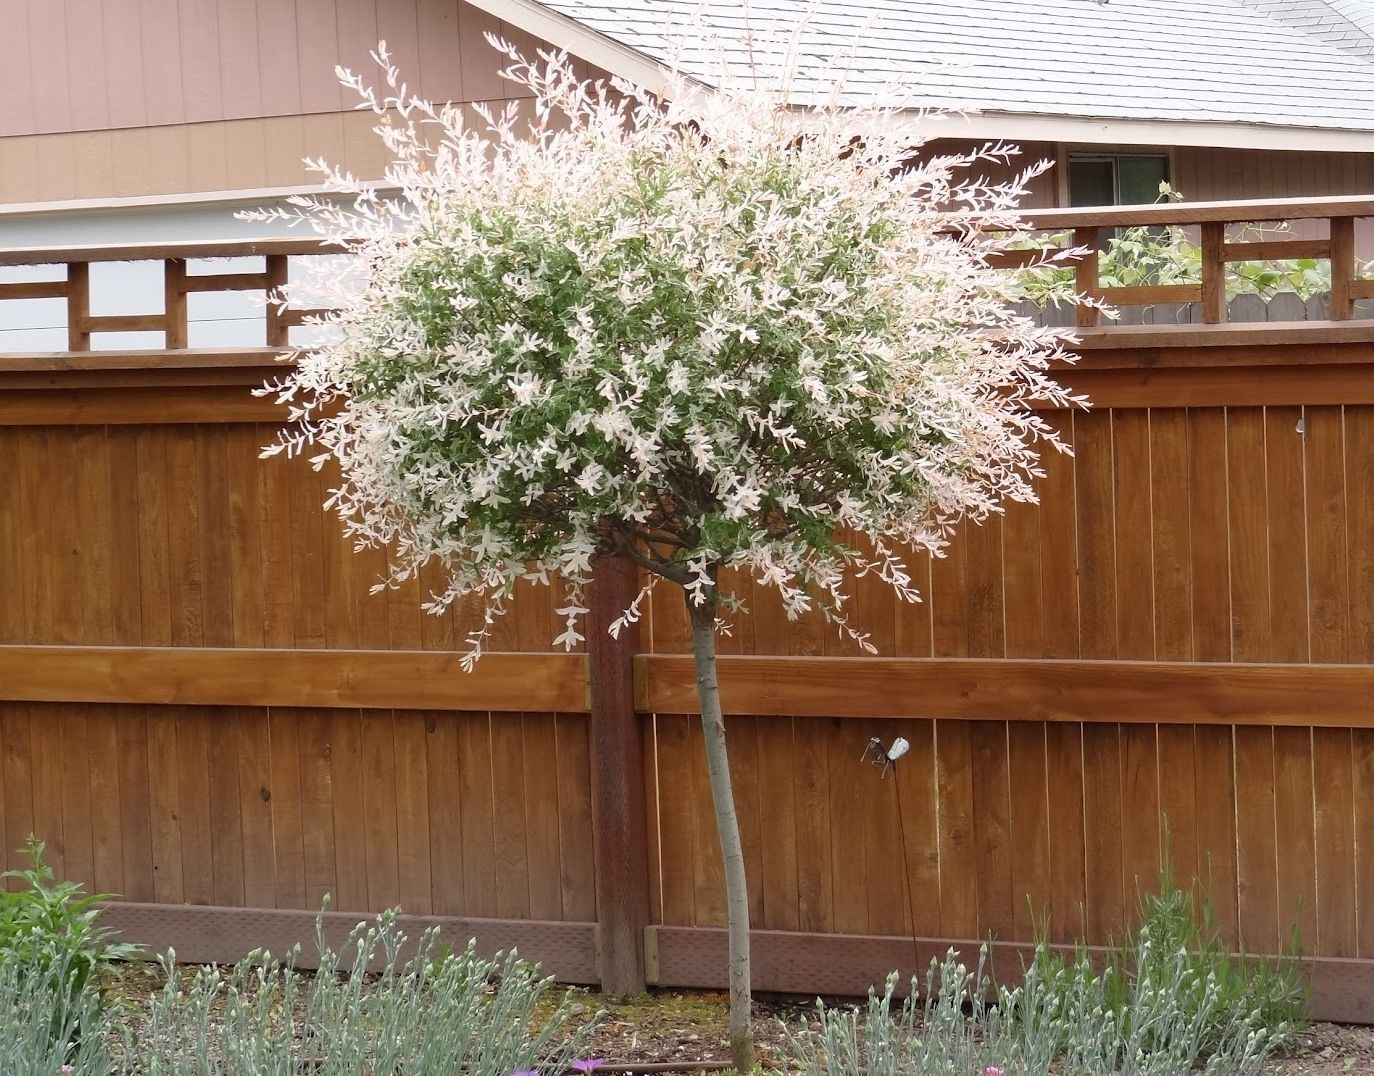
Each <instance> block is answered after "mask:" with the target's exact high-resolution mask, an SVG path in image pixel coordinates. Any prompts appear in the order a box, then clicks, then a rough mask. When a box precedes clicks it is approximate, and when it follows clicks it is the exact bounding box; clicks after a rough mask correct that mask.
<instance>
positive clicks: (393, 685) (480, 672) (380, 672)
mask: <svg viewBox="0 0 1374 1076" xmlns="http://www.w3.org/2000/svg"><path fill="white" fill-rule="evenodd" d="M188 623H189V622H188ZM196 623H198V621H196ZM184 630H187V631H189V630H191V628H190V627H188V628H186V629H184ZM585 664H586V659H585V658H583V657H582V656H580V655H576V654H543V655H535V654H528V655H527V654H489V655H487V656H486V657H484V658H483V659H482V660H481V661H480V662H479V663H478V665H477V667H476V669H475V670H474V672H472V673H464V672H462V670H461V669H459V668H458V662H457V658H455V657H454V656H452V655H445V654H441V653H435V652H430V651H348V650H332V651H331V650H282V649H275V650H253V649H247V648H239V649H233V648H222V649H213V650H212V649H206V648H202V647H196V646H193V645H182V646H176V647H170V648H165V649H164V648H156V647H94V646H92V647H58V646H38V647H0V699H16V700H17V699H28V700H32V701H43V702H142V703H175V704H180V705H201V706H308V707H317V706H331V707H345V708H347V707H354V708H356V707H359V706H372V707H377V706H387V707H390V706H400V707H403V708H406V709H427V710H433V709H449V710H472V709H484V710H513V711H517V712H518V711H520V710H524V709H534V708H539V709H544V710H563V711H568V712H578V711H582V712H585V711H586V708H587V704H586V687H585V675H586V674H585V671H584V669H585Z"/></svg>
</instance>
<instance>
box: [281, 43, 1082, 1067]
mask: <svg viewBox="0 0 1374 1076" xmlns="http://www.w3.org/2000/svg"><path fill="white" fill-rule="evenodd" d="M492 43H493V45H495V46H496V47H498V48H500V49H501V50H502V51H504V52H505V53H506V55H507V56H508V57H509V59H510V68H509V70H508V71H507V72H506V75H507V77H508V78H510V79H511V80H513V81H514V82H515V83H517V84H518V85H519V86H520V87H521V88H522V90H523V91H525V92H526V93H528V95H529V96H530V97H531V98H532V101H530V102H529V107H525V108H522V107H520V106H519V105H516V104H514V103H513V104H512V105H511V106H509V107H508V108H507V109H506V110H505V111H503V112H500V113H499V114H498V113H492V112H487V111H481V110H480V109H479V115H480V117H481V121H480V122H479V123H477V125H476V126H473V125H470V124H469V122H468V120H467V119H466V117H465V114H464V111H463V109H461V108H458V107H451V108H436V107H434V106H432V105H430V104H428V103H426V102H423V101H420V100H417V99H416V98H414V97H413V96H411V95H409V94H408V93H407V92H406V90H405V87H404V86H403V85H402V84H401V82H400V76H399V73H398V72H397V71H396V70H395V68H394V67H392V66H391V65H390V64H389V63H387V62H386V60H385V53H384V51H383V52H381V53H379V57H378V58H379V60H380V61H381V62H382V63H383V65H384V67H385V71H386V82H387V89H386V91H385V92H384V93H383V94H381V95H378V94H376V93H374V92H373V91H371V90H369V89H368V88H366V87H365V86H364V85H363V84H362V82H361V80H360V79H358V78H357V77H356V76H353V75H351V74H349V73H347V72H343V73H342V77H343V78H344V81H345V82H346V83H347V84H348V85H350V86H352V87H353V88H355V89H356V90H357V91H358V92H359V93H360V94H361V95H362V98H363V101H364V102H365V103H366V104H367V105H368V106H370V107H371V108H372V109H373V110H374V111H375V112H376V113H377V114H378V116H379V117H381V122H380V123H379V125H378V127H377V131H378V133H379V135H380V136H381V137H382V138H383V139H384V140H385V142H386V145H387V147H388V149H389V150H390V152H391V154H392V156H393V158H394V159H393V163H392V165H391V166H390V168H389V169H388V170H387V179H388V181H389V183H391V184H393V185H394V186H395V187H396V188H398V189H399V190H400V195H399V196H398V197H394V198H390V197H384V196H382V195H380V194H378V193H376V192H375V191H373V190H369V189H363V188H360V187H359V185H358V184H357V183H355V182H354V181H352V180H351V179H350V177H348V176H347V175H344V174H342V173H340V172H338V171H336V170H333V169H331V168H330V167H329V166H328V165H326V164H324V163H323V162H317V167H319V168H320V169H321V171H323V173H324V174H325V177H326V180H327V183H328V185H329V186H330V187H331V188H333V189H334V190H335V191H343V192H349V193H351V194H353V196H354V200H353V201H352V203H351V204H349V203H346V202H345V203H342V204H341V203H340V202H338V201H336V200H327V199H309V198H302V199H297V200H296V202H295V204H294V207H293V208H290V209H283V210H280V211H276V212H275V213H266V214H265V215H266V216H277V217H280V218H283V219H286V220H292V221H304V222H306V223H307V224H309V225H310V226H312V227H314V228H315V229H317V230H318V232H319V233H320V234H321V235H323V236H325V237H326V238H328V239H330V240H332V241H335V242H337V243H338V244H339V245H340V246H341V247H343V248H345V249H350V250H353V251H355V252H356V254H357V255H358V256H359V264H360V265H361V266H362V267H363V268H362V270H361V271H362V275H363V278H364V279H363V280H362V281H361V283H360V286H354V285H353V284H350V286H348V287H339V288H338V289H337V290H336V291H334V292H333V293H332V294H330V293H326V294H324V295H322V296H321V295H318V294H316V295H312V296H311V297H310V298H309V300H308V301H309V302H311V303H313V304H314V305H318V304H319V303H320V302H321V301H324V302H326V303H328V304H330V305H333V306H334V307H336V312H335V313H333V314H331V315H330V316H329V317H328V318H327V329H328V332H327V333H326V334H325V336H324V338H323V342H322V343H321V344H320V346H318V347H315V348H313V349H311V350H302V351H300V352H298V353H297V354H296V355H295V356H294V358H295V361H296V366H295V369H294V370H293V371H292V372H291V373H289V374H288V375H286V376H285V377H284V378H283V379H281V381H280V382H279V383H277V384H276V385H274V386H272V387H271V388H270V389H269V391H271V392H274V393H276V394H277V396H278V397H279V399H280V400H281V401H282V402H283V403H284V404H286V405H288V406H289V407H290V409H291V411H290V415H291V423H290V425H289V427H288V428H287V429H286V430H285V431H284V432H283V434H282V436H281V439H280V440H279V441H278V442H277V443H276V444H275V445H273V446H272V447H271V448H270V449H268V451H269V452H274V451H284V452H287V453H298V452H310V453H312V458H313V460H314V462H315V463H316V464H317V465H322V464H323V463H324V462H325V461H326V460H329V459H333V460H334V461H336V462H337V464H338V466H339V469H340V472H341V475H342V480H341V482H340V484H339V486H338V488H337V489H335V490H334V491H333V492H332V494H331V497H330V500H329V502H328V503H329V505H330V506H331V507H332V508H333V509H334V510H335V511H337V513H338V515H339V517H340V518H341V519H342V521H343V524H344V526H345V528H346V529H347V531H348V532H349V533H350V534H351V535H352V536H353V538H354V539H355V540H356V542H357V544H358V545H359V546H364V547H367V546H371V547H386V548H388V549H389V550H390V551H391V553H390V557H391V560H390V563H391V565H392V573H391V575H390V577H389V578H388V579H387V580H386V581H385V582H384V584H382V585H395V584H398V583H400V582H401V581H403V580H406V579H409V578H411V577H412V576H414V575H415V573H416V572H417V571H419V569H420V568H421V567H422V566H423V565H426V564H429V563H437V564H438V565H439V566H441V567H442V568H443V569H445V570H446V573H447V585H446V586H445V587H444V588H443V589H441V590H440V591H439V592H437V593H435V594H433V595H432V596H431V598H430V600H429V602H428V605H427V607H428V608H429V609H431V610H433V611H439V610H442V609H444V608H446V607H448V606H450V605H451V604H452V603H454V602H456V601H458V600H459V599H461V598H467V597H471V598H473V599H475V604H476V605H478V606H479V607H481V608H482V609H483V610H484V613H483V615H482V619H481V623H480V624H479V625H478V626H477V627H476V629H475V630H474V631H473V632H472V634H471V635H470V637H469V639H468V644H469V645H468V651H467V654H466V657H465V659H464V664H465V666H466V667H468V668H470V667H471V665H472V662H473V661H475V660H476V659H477V657H478V655H479V654H480V652H481V649H482V647H483V645H484V643H485V641H486V640H487V638H488V636H489V634H490V632H491V628H492V624H493V622H494V621H495V619H496V618H497V617H498V616H500V615H501V613H502V612H504V611H505V609H506V607H507V604H508V602H509V599H510V596H511V594H512V592H513V589H514V587H515V584H516V582H517V581H519V580H522V579H523V580H532V581H534V582H538V583H548V582H549V581H550V579H551V578H552V577H554V576H555V575H556V576H557V577H559V578H560V579H561V580H563V581H564V583H565V584H566V585H567V586H568V587H569V589H570V594H571V597H570V598H569V600H568V601H567V602H566V603H564V605H563V606H562V608H560V609H559V613H560V614H561V615H562V616H564V617H565V619H566V622H565V626H564V629H563V631H562V633H561V634H560V635H559V637H558V639H557V640H556V642H558V643H560V644H562V645H565V646H569V647H571V646H573V645H575V644H576V643H577V642H579V641H580V640H581V639H582V635H581V632H580V630H579V626H580V618H581V617H582V615H583V614H584V613H585V612H586V608H585V600H584V594H585V591H586V587H587V585H588V583H589V581H590V579H591V576H592V571H593V566H594V564H595V563H596V562H597V561H598V560H600V559H602V558H608V557H621V558H628V559H629V560H631V561H633V562H634V563H635V564H637V565H638V566H639V567H640V568H641V569H642V570H643V572H644V578H645V580H646V582H645V585H644V589H643V590H642V591H641V592H640V593H639V594H638V596H637V597H636V598H635V599H634V600H633V601H632V602H631V603H630V605H629V607H628V608H627V609H625V610H624V611H623V614H622V615H621V616H620V617H619V618H618V619H617V620H616V621H615V622H614V624H613V625H612V628H611V630H612V631H613V632H618V631H620V630H621V629H622V628H623V627H624V626H625V625H626V624H627V623H630V622H633V621H635V620H636V619H638V618H639V616H640V615H641V612H642V610H643V608H644V602H645V600H646V598H647V596H648V594H649V592H650V591H651V589H652V588H653V587H655V586H656V585H661V584H664V583H667V584H670V585H672V586H674V587H675V588H680V593H681V594H682V595H684V596H685V600H686V605H687V610H688V613H689V615H690V617H691V622H692V636H693V647H694V653H695V656H696V662H697V672H698V683H699V685H700V709H701V713H702V721H703V728H704V730H705V736H704V740H705V744H706V750H707V758H708V773H709V775H710V779H711V786H712V793H713V803H714V806H715V810H716V817H717V823H718V826H717V828H718V831H719V837H720V843H721V850H722V856H723V860H724V867H725V872H724V873H725V883H726V890H727V908H728V922H729V931H730V972H729V981H730V989H731V1027H730V1036H731V1042H732V1047H733V1058H734V1061H735V1064H736V1066H737V1067H738V1068H739V1069H740V1070H741V1071H748V1070H750V1069H751V1068H752V1067H753V1049H752V1040H751V1038H750V1033H749V1026H748V1017H749V962H748V897H747V887H746V884H745V877H744V860H743V853H742V850H741V846H740V840H739V828H738V822H737V820H736V817H735V808H734V800H733V795H732V792H731V789H730V779H729V768H728V763H727V759H726V746H725V729H724V722H723V720H722V716H721V708H720V698H719V690H718V686H717V681H716V673H715V633H716V630H717V627H718V624H719V623H720V622H721V619H722V617H724V616H725V615H727V614H728V613H729V612H730V611H731V610H733V609H735V608H737V607H738V602H737V600H736V598H735V596H734V595H733V594H732V593H731V590H730V584H729V579H730V570H731V569H733V570H735V572H737V573H738V574H739V575H740V576H752V577H753V578H754V579H755V580H757V581H758V582H759V583H760V584H762V585H764V586H768V587H772V588H774V589H775V590H776V591H777V592H778V593H779V594H780V595H781V599H782V603H783V606H784V608H785V610H786V614H787V616H788V617H790V618H796V617H800V616H802V615H804V614H807V613H809V612H812V611H817V612H819V613H820V615H822V616H824V617H825V618H826V619H827V620H829V621H830V622H831V623H832V624H833V625H835V626H836V628H837V629H838V630H839V631H840V632H841V633H842V634H843V635H845V636H847V637H848V638H850V639H852V640H853V641H854V642H855V643H857V644H858V645H859V646H862V647H865V648H867V649H872V647H871V646H870V644H869V642H868V639H867V636H866V635H865V634H864V633H863V632H862V630H861V629H860V627H859V626H856V625H851V623H850V622H849V619H848V615H847V610H846V608H845V604H846V593H847V586H848V583H849V581H851V580H852V579H853V578H854V577H855V576H858V575H871V576H874V577H876V578H879V579H881V580H882V581H883V582H885V583H887V584H888V585H889V586H891V587H892V588H893V590H894V591H895V592H896V594H897V595H898V597H900V598H901V599H902V600H905V601H912V602H914V601H917V600H918V598H919V595H918V594H917V591H916V587H915V584H914V582H913V580H912V576H911V573H910V571H909V570H908V568H907V563H906V562H907V558H908V557H909V556H910V555H911V551H913V550H930V551H935V552H938V551H939V550H940V549H941V548H942V547H943V546H944V545H945V543H946V542H947V540H948V538H949V536H950V533H951V531H952V529H953V528H954V527H955V525H956V524H957V523H958V522H959V521H961V520H966V519H967V520H972V521H974V522H977V521H980V520H982V519H984V518H986V517H987V516H988V515H989V514H991V513H993V512H996V511H997V510H998V509H999V506H1000V504H1001V502H1002V501H1003V500H1004V499H1006V498H1011V499H1013V500H1022V501H1027V500H1032V499H1033V497H1034V492H1033V487H1032V480H1033V478H1034V477H1035V475H1036V474H1037V473H1038V453H1039V452H1040V451H1041V450H1042V449H1044V448H1049V449H1051V450H1053V449H1056V448H1060V447H1061V446H1060V443H1059V441H1058V440H1057V439H1056V437H1055V435H1054V433H1053V431H1052V430H1051V429H1050V428H1049V427H1048V426H1047V425H1046V423H1045V422H1044V420H1043V419H1042V418H1040V417H1039V414H1038V413H1036V412H1034V411H1032V410H1030V408H1029V406H1028V405H1029V404H1030V402H1031V401H1032V400H1040V401H1046V402H1048V403H1050V404H1052V405H1059V406H1064V405H1067V404H1069V403H1070V402H1071V400H1070V398H1069V396H1068V395H1067V393H1066V392H1065V391H1064V390H1063V389H1062V388H1060V387H1059V386H1057V385H1056V384H1055V383H1054V381H1053V380H1052V379H1051V377H1050V376H1049V373H1048V371H1049V369H1050V366H1051V364H1052V363H1054V362H1056V361H1058V360H1062V359H1066V358H1067V356H1066V354H1065V352H1064V351H1063V349H1062V347H1061V338H1060V335H1059V333H1060V332H1061V330H1057V329H1052V328H1043V327H1037V326H1036V325H1035V324H1033V322H1032V321H1031V320H1030V319H1029V318H1026V317H1024V316H1022V315H1019V314H1017V313H1015V312H1014V310H1013V305H1012V304H1013V302H1014V301H1015V299H1016V298H1017V296H1018V293H1017V291H1016V285H1015V282H1014V280H1012V279H1011V277H1009V275H1008V274H1006V273H1002V272H998V271H996V270H993V269H991V268H990V267H989V264H988V263H989V256H990V255H992V254H994V253H996V252H1000V251H1002V250H1004V249H1008V248H1010V247H1011V246H1012V245H1013V242H1014V240H1013V239H1012V238H1011V236H1012V235H1013V234H1014V233H1015V230H1016V226H1017V223H1018V221H1017V214H1016V212H1015V208H1014V207H1015V205H1016V204H1017V202H1018V201H1019V200H1020V199H1021V198H1022V196H1023V195H1024V194H1025V193H1026V190H1027V183H1028V181H1029V180H1030V179H1031V178H1032V177H1033V176H1035V175H1037V174H1039V173H1040V172H1041V171H1043V170H1044V169H1045V168H1046V167H1048V164H1047V163H1045V162H1041V163H1039V164H1032V165H1030V166H1029V167H1027V168H1026V169H1025V171H1024V172H1023V173H1022V174H1021V175H1020V176H1019V177H1017V178H1016V179H1014V180H1013V181H1011V182H1010V183H1007V184H1003V185H988V184H987V183H986V182H984V181H982V180H980V179H977V178H972V177H974V176H976V175H978V172H977V171H974V172H970V171H969V166H970V165H973V164H975V163H976V162H979V161H983V160H987V159H991V158H995V159H998V160H1003V159H1006V158H1008V157H1010V156H1012V155H1013V154H1014V152H1015V151H1014V150H1013V149H1011V148H1009V147H1005V146H989V147H986V148H984V149H981V150H978V151H976V152H974V153H969V154H952V155H951V154H944V155H933V156H928V157H926V158H924V159H922V160H917V159H916V158H915V156H914V155H915V153H916V151H917V149H918V148H919V145H920V136H919V135H918V134H917V133H915V132H914V131H913V129H912V127H911V125H910V124H909V123H907V122H906V119H905V114H904V113H903V111H902V108H901V102H900V100H897V101H896V103H893V102H888V103H886V104H875V105H872V106H851V105H841V104H840V103H839V102H840V101H841V100H842V95H841V90H842V86H841V85H840V83H839V81H837V84H836V92H835V94H834V95H832V96H831V97H830V98H825V99H822V100H820V102H819V103H817V104H815V105H812V106H810V107H808V108H804V109H798V108H794V107H792V105H791V102H790V98H789V95H788V85H787V82H786V79H785V78H784V79H775V78H772V77H771V76H770V75H769V74H768V73H767V72H757V71H756V72H745V73H742V74H741V73H738V72H729V71H722V72H721V73H720V77H719V78H717V79H715V80H714V86H713V87H712V88H711V89H710V90H706V89H704V88H703V87H702V86H701V85H699V84H698V83H694V82H689V81H687V80H684V79H677V78H672V79H670V80H669V83H668V86H667V89H666V92H664V93H662V94H651V93H649V92H648V91H646V90H644V89H642V88H640V87H637V86H633V85H630V84H628V83H625V82H620V81H616V82H613V83H612V84H611V85H609V86H607V85H604V84H600V83H595V84H592V83H587V82H583V81H580V80H579V78H578V77H577V75H576V73H575V71H574V69H573V67H572V65H571V63H570V62H569V61H568V60H567V59H566V58H565V57H563V56H554V55H546V54H542V53H541V54H540V58H539V59H538V60H535V61H527V60H526V59H524V58H522V57H521V56H520V55H518V54H517V53H516V51H515V50H514V49H512V48H511V47H510V46H509V45H505V44H502V43H500V42H498V41H495V40H493V41H492ZM795 67H796V64H795V63H791V62H784V63H783V64H782V65H781V69H783V70H788V69H795ZM1047 257H1050V258H1051V260H1052V259H1053V258H1059V257H1062V256H1060V255H1057V254H1056V255H1053V256H1047ZM1061 290H1063V291H1064V292H1065V294H1066V295H1067V292H1068V290H1069V289H1061ZM841 533H847V534H849V535H852V536H855V537H854V539H853V540H840V539H839V538H837V535H838V534H841Z"/></svg>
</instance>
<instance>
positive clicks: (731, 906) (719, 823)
mask: <svg viewBox="0 0 1374 1076" xmlns="http://www.w3.org/2000/svg"><path fill="white" fill-rule="evenodd" d="M687 611H688V613H689V615H690V616H691V618H692V656H693V658H694V659H695V663H696V674H697V697H698V699H699V700H700V702H701V730H702V734H703V738H704V739H705V741H706V772H707V774H708V775H709V776H710V779H711V802H712V804H713V805H714V807H715V811H716V829H717V831H718V832H719V834H720V855H721V859H722V860H723V861H724V864H725V908H726V922H727V925H728V927H729V935H730V1059H731V1062H732V1063H733V1064H734V1066H735V1071H736V1072H737V1073H740V1074H741V1076H745V1074H748V1073H751V1072H753V1070H754V1035H753V1032H752V1031H751V1030H750V1027H749V1012H750V991H749V887H748V884H747V882H746V880H745V875H744V846H743V844H742V843H741V842H740V836H739V819H738V817H737V816H736V814H735V794H734V791H733V790H732V789H731V787H730V760H729V757H728V756H727V755H726V751H725V718H724V717H723V716H722V714H721V711H720V685H719V683H718V682H717V680H716V605H715V602H714V601H711V602H708V603H707V604H705V605H693V604H692V602H691V599H690V598H689V599H688V601H687Z"/></svg>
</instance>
